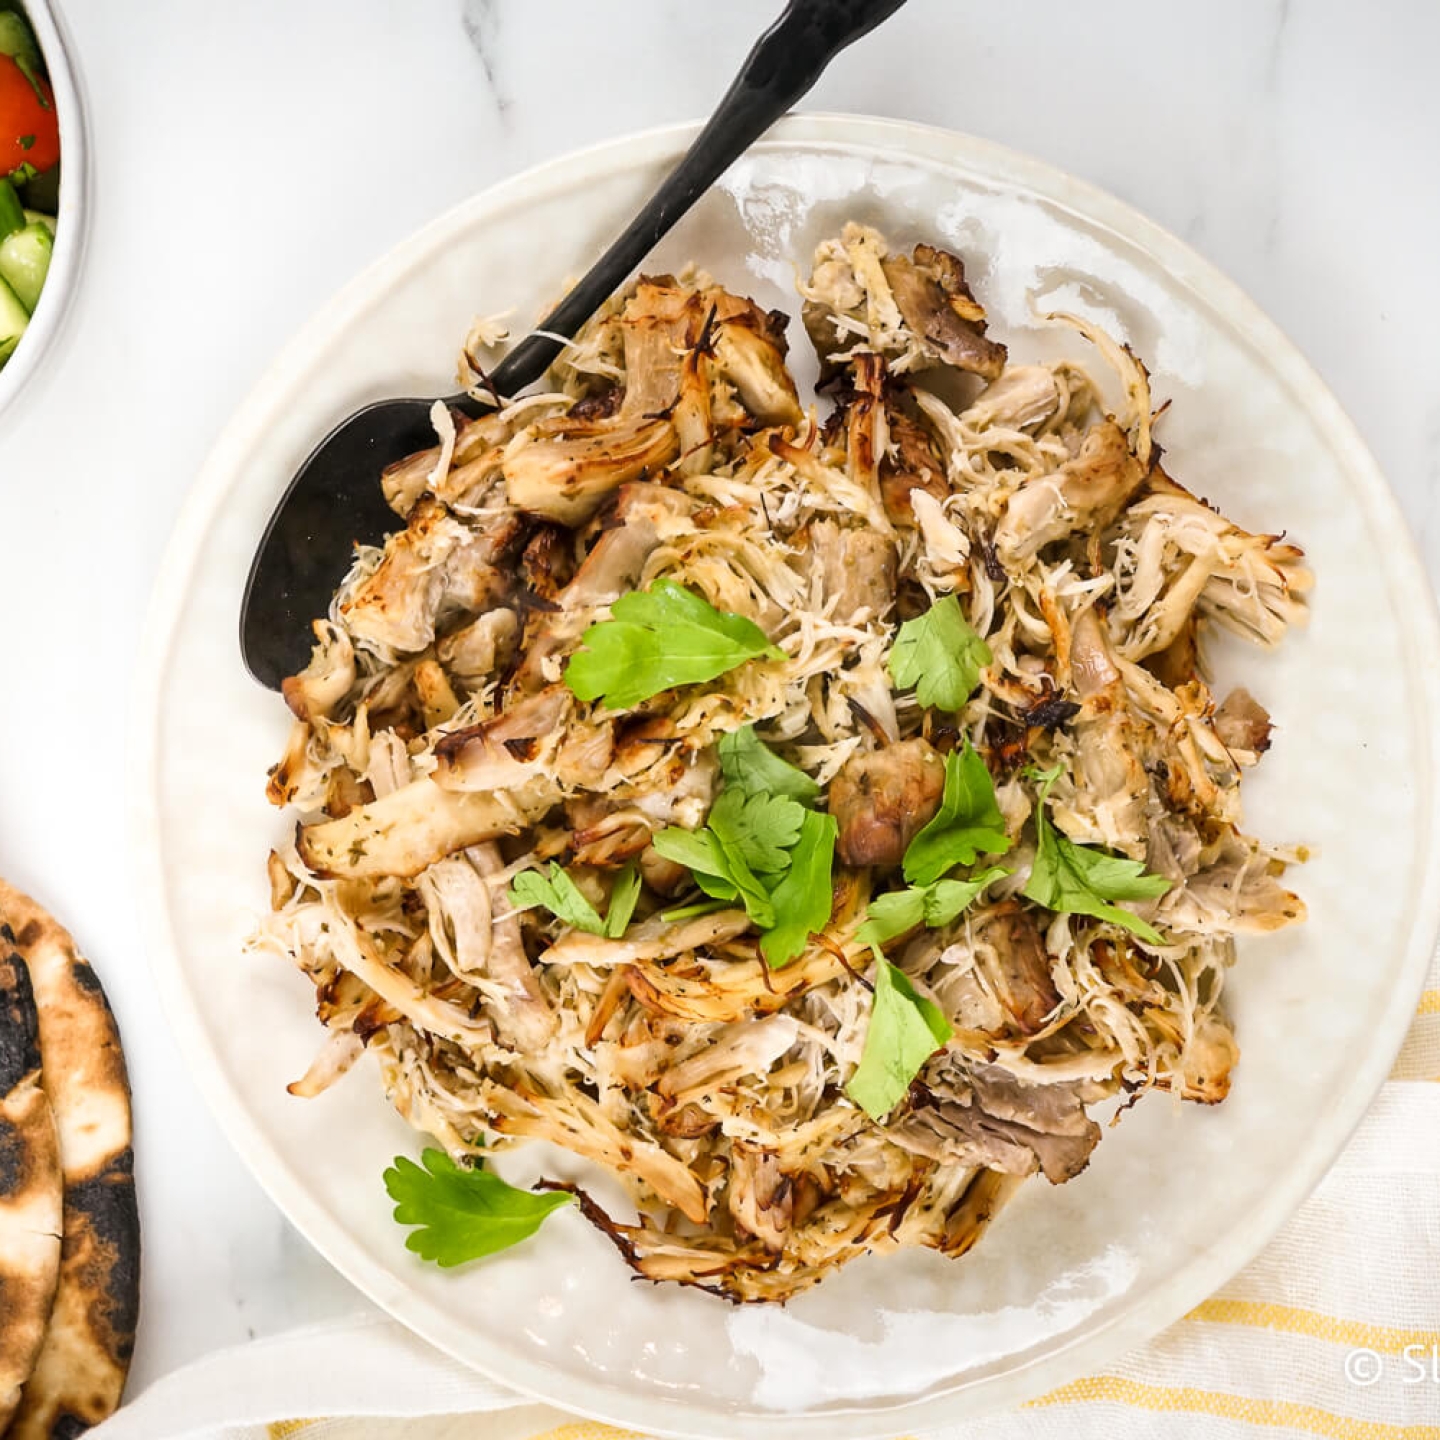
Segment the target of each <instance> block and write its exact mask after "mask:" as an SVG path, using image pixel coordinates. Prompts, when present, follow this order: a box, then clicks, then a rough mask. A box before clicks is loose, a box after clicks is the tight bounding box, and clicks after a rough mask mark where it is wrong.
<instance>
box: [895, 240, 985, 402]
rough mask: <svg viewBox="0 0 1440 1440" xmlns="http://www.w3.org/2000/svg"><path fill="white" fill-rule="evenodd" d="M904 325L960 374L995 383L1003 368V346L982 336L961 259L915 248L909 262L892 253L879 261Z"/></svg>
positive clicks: (926, 247)
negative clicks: (971, 374) (962, 371)
mask: <svg viewBox="0 0 1440 1440" xmlns="http://www.w3.org/2000/svg"><path fill="white" fill-rule="evenodd" d="M880 268H881V269H882V270H883V271H884V272H885V279H886V280H887V281H889V283H890V291H891V294H893V295H894V297H895V304H896V305H897V306H898V307H899V309H900V313H901V315H903V316H904V317H905V323H906V325H908V326H909V327H910V329H911V330H913V331H914V332H915V334H916V335H919V336H921V337H922V338H923V339H925V340H927V341H928V342H929V343H930V344H931V345H933V346H934V347H935V349H936V351H937V352H938V353H939V355H940V358H941V359H942V360H944V361H945V363H946V364H948V365H954V366H955V367H956V368H957V369H959V370H969V371H971V372H972V373H973V374H976V375H982V376H984V378H985V379H987V380H994V379H995V378H996V377H997V376H998V375H999V374H1000V372H1001V371H1002V370H1003V369H1004V368H1005V347H1004V346H1003V345H1000V344H997V343H996V342H995V341H994V340H991V339H989V338H988V337H987V336H986V334H985V311H984V309H983V308H982V307H981V306H980V305H979V304H978V303H977V302H976V300H975V297H974V296H973V295H972V294H971V293H970V287H969V286H968V285H967V284H966V283H965V266H964V264H963V262H962V261H961V260H960V258H959V257H958V256H956V255H951V254H950V253H949V252H948V251H945V250H937V249H935V248H934V247H933V246H931V245H917V246H916V247H915V249H914V250H913V251H912V252H911V256H910V259H908V260H907V259H906V258H905V257H904V256H903V255H891V256H889V257H888V258H886V259H884V260H882V261H881V262H880Z"/></svg>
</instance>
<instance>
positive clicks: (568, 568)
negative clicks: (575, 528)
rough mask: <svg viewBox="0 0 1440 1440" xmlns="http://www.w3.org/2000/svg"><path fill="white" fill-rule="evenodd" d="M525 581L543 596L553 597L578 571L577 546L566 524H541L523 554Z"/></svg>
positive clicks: (521, 556)
mask: <svg viewBox="0 0 1440 1440" xmlns="http://www.w3.org/2000/svg"><path fill="white" fill-rule="evenodd" d="M520 573H521V575H522V576H524V578H525V584H526V585H527V586H528V587H529V589H530V590H531V591H532V592H533V593H534V594H536V595H538V596H540V598H541V599H542V600H553V599H555V597H556V596H557V595H558V594H559V593H560V591H561V590H563V589H564V588H565V586H566V585H568V584H569V583H570V580H571V578H572V577H573V576H574V574H575V546H574V542H573V540H572V539H571V536H570V532H569V531H568V530H567V529H565V527H564V526H563V525H549V524H547V525H541V526H540V527H539V528H538V529H537V530H536V532H535V533H534V534H533V535H532V536H531V537H530V540H529V543H528V544H527V545H526V546H525V549H524V550H523V551H521V554H520Z"/></svg>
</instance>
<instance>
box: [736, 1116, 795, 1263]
mask: <svg viewBox="0 0 1440 1440" xmlns="http://www.w3.org/2000/svg"><path fill="white" fill-rule="evenodd" d="M794 1205H795V1191H794V1186H793V1185H792V1184H791V1181H790V1177H789V1176H788V1175H786V1174H785V1173H784V1171H782V1170H781V1169H780V1157H779V1156H778V1155H777V1154H776V1153H775V1152H774V1151H773V1150H761V1149H760V1148H759V1147H758V1146H754V1145H747V1144H745V1143H744V1142H743V1141H740V1140H737V1141H735V1143H734V1145H733V1146H732V1147H731V1151H730V1214H731V1217H732V1218H733V1219H734V1221H735V1224H736V1225H737V1226H738V1227H739V1228H740V1229H741V1230H742V1231H743V1232H744V1233H746V1234H748V1235H753V1236H754V1237H755V1238H756V1239H757V1240H758V1241H759V1242H760V1243H761V1244H762V1245H763V1246H764V1247H765V1248H766V1249H767V1250H769V1251H771V1252H773V1253H778V1252H779V1251H781V1250H783V1249H784V1248H785V1237H786V1235H787V1233H788V1232H789V1230H790V1224H791V1220H792V1217H793V1215H794Z"/></svg>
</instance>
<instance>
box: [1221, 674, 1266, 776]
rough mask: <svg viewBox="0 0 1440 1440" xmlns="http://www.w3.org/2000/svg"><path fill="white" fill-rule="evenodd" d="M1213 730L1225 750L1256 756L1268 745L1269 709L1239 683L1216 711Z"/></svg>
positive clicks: (1263, 751)
mask: <svg viewBox="0 0 1440 1440" xmlns="http://www.w3.org/2000/svg"><path fill="white" fill-rule="evenodd" d="M1215 733H1216V734H1217V735H1218V736H1219V737H1220V739H1221V741H1222V743H1223V744H1224V745H1225V748H1226V749H1227V750H1239V751H1242V752H1245V753H1248V754H1251V755H1254V756H1256V757H1257V758H1258V757H1259V756H1261V755H1263V754H1264V753H1265V752H1266V751H1267V750H1268V749H1269V748H1270V713H1269V711H1267V710H1266V709H1265V707H1264V706H1263V705H1262V704H1261V703H1260V702H1259V701H1258V700H1257V699H1256V698H1255V697H1254V696H1253V695H1252V694H1251V693H1250V692H1249V691H1248V690H1247V689H1245V687H1244V686H1243V685H1241V686H1238V687H1237V688H1236V689H1234V690H1232V691H1231V692H1230V693H1229V694H1228V695H1227V696H1226V697H1225V699H1224V700H1223V701H1222V702H1221V704H1220V707H1219V709H1217V710H1216V711H1215Z"/></svg>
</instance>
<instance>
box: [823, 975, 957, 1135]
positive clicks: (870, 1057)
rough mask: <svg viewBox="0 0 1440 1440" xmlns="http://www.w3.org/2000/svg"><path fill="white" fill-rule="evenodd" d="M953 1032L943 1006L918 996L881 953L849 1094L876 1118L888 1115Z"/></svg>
mask: <svg viewBox="0 0 1440 1440" xmlns="http://www.w3.org/2000/svg"><path fill="white" fill-rule="evenodd" d="M953 1033H954V1032H953V1031H952V1030H951V1028H950V1023H949V1021H947V1020H946V1019H945V1017H944V1015H942V1014H941V1013H940V1008H939V1006H937V1005H936V1004H935V1003H934V1002H933V1001H931V1000H927V999H925V998H924V996H922V995H917V994H916V993H915V989H914V987H913V986H912V985H911V984H910V981H909V980H908V979H906V977H905V975H904V973H903V972H901V971H899V970H897V969H896V968H895V967H894V966H893V965H892V964H891V963H890V962H889V961H888V960H886V959H885V958H884V957H883V956H882V957H880V958H877V960H876V961H875V1003H874V1006H873V1008H872V1009H871V1011H870V1025H869V1028H868V1029H867V1030H866V1031H865V1049H864V1050H863V1051H862V1053H861V1056H860V1063H859V1065H857V1066H856V1067H855V1073H854V1074H853V1075H852V1076H851V1077H850V1079H849V1082H848V1083H847V1084H846V1086H845V1093H846V1094H847V1095H848V1096H849V1097H850V1098H851V1099H852V1100H853V1101H854V1102H855V1103H856V1104H857V1105H858V1106H859V1107H860V1108H861V1109H862V1110H863V1111H864V1112H865V1113H866V1114H867V1115H868V1116H869V1117H870V1118H871V1119H872V1120H883V1119H884V1118H885V1116H887V1115H888V1114H889V1113H890V1112H891V1111H892V1110H893V1109H894V1108H895V1106H896V1105H898V1104H899V1103H900V1101H901V1100H903V1099H904V1098H905V1093H906V1091H908V1090H909V1088H910V1082H911V1081H912V1080H913V1079H914V1078H915V1077H916V1076H917V1075H918V1074H919V1073H920V1071H921V1069H922V1068H923V1067H924V1064H925V1062H926V1061H927V1060H928V1059H929V1058H930V1057H931V1056H932V1055H933V1054H934V1053H935V1052H936V1050H938V1049H939V1048H940V1047H941V1046H942V1045H943V1044H945V1042H946V1041H947V1040H949V1038H950V1036H951V1035H952V1034H953Z"/></svg>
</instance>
